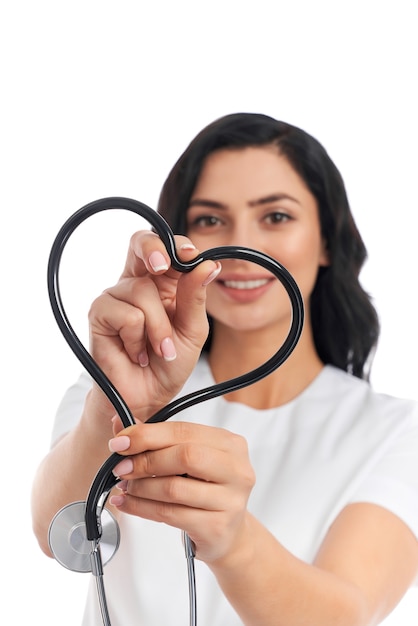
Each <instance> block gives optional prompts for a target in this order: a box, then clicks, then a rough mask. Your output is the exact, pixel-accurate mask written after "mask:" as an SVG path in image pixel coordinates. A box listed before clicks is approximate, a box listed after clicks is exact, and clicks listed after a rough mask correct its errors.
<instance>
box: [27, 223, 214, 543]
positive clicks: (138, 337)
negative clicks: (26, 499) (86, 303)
mask: <svg viewBox="0 0 418 626" xmlns="http://www.w3.org/2000/svg"><path fill="white" fill-rule="evenodd" d="M176 241H177V242H178V245H179V254H180V255H181V257H182V259H183V260H189V259H191V258H193V257H194V256H195V255H196V254H197V251H196V249H195V248H194V247H193V246H191V245H190V242H189V240H187V239H186V238H185V237H178V238H177V239H176ZM169 264H170V260H169V257H168V255H167V253H166V251H165V248H164V246H163V244H162V242H161V241H160V239H159V238H158V237H157V236H156V235H155V234H153V233H151V232H149V231H144V232H142V233H137V234H136V235H134V236H133V238H132V240H131V243H130V248H129V251H128V256H127V261H126V265H125V269H124V272H123V274H122V276H121V278H120V280H119V282H118V283H117V284H116V285H115V286H114V287H112V288H111V289H108V290H106V291H105V292H104V293H103V294H102V295H101V296H100V297H99V298H97V300H95V302H94V303H93V304H92V307H91V310H90V313H89V324H90V351H91V354H92V356H93V358H94V359H95V360H96V361H97V362H98V364H99V365H100V366H101V368H102V369H103V371H104V372H105V374H106V375H107V376H108V377H109V378H110V380H111V381H112V383H113V384H114V385H115V387H116V388H117V389H118V391H119V392H120V393H121V395H122V397H123V398H124V400H125V401H126V403H127V404H128V406H129V407H130V409H131V411H132V414H133V416H134V417H135V419H137V420H146V419H147V418H148V417H149V416H150V415H152V414H153V413H155V412H156V411H157V410H158V409H160V408H161V406H163V405H165V404H166V403H167V402H168V401H170V400H171V399H172V398H173V396H174V395H175V394H176V393H178V391H179V390H180V389H181V387H182V386H183V384H184V382H185V380H186V379H187V377H188V376H189V374H190V372H191V370H192V369H193V367H194V365H195V363H196V361H197V359H198V357H199V354H200V351H201V347H202V345H203V342H204V341H205V339H206V336H207V317H206V310H205V295H206V284H207V283H208V282H209V281H210V279H211V277H212V274H213V272H215V273H216V271H217V270H218V267H217V265H216V264H215V263H214V262H213V261H205V262H204V263H201V264H200V265H199V266H198V267H197V268H196V269H195V270H193V272H190V273H189V274H185V275H183V274H182V275H180V274H179V273H178V272H175V271H174V270H172V269H171V268H169ZM174 359H175V363H173V361H174ZM114 413H115V411H114V409H113V407H112V406H111V404H110V402H109V401H108V400H107V398H105V396H104V394H103V393H102V391H101V390H100V389H99V388H98V387H97V386H96V385H94V386H93V388H92V390H91V392H90V393H89V395H88V397H87V400H86V403H85V406H84V409H83V413H82V416H81V419H80V421H79V423H78V425H77V426H76V427H75V428H74V430H72V431H71V432H70V433H68V434H67V435H66V436H64V437H63V438H62V439H61V440H60V441H59V442H58V443H57V444H56V445H55V447H54V448H53V449H52V450H51V451H50V453H49V454H48V455H47V456H46V458H45V459H44V460H43V461H42V463H41V465H40V467H39V470H38V472H37V474H36V477H35V480H34V484H33V491H32V517H33V528H34V532H35V534H36V536H37V538H38V541H39V544H40V546H41V548H42V550H43V551H44V552H45V553H46V554H48V555H50V552H49V547H48V540H47V534H48V528H49V525H50V522H51V520H52V518H53V516H54V515H55V513H56V512H57V511H58V510H59V509H60V508H62V507H63V506H64V505H66V504H69V503H71V502H74V501H76V500H85V499H86V495H87V493H88V489H89V487H90V484H91V481H92V479H93V478H94V476H95V474H96V472H97V470H98V469H99V467H100V466H101V464H102V463H103V461H104V460H105V459H106V458H107V457H108V456H109V454H110V452H109V448H108V440H109V438H110V437H111V436H112V428H113V424H112V418H113V417H114Z"/></svg>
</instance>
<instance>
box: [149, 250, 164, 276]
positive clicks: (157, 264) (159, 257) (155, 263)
mask: <svg viewBox="0 0 418 626" xmlns="http://www.w3.org/2000/svg"><path fill="white" fill-rule="evenodd" d="M148 260H149V264H150V265H151V267H152V269H153V270H154V272H160V271H161V270H168V265H167V261H166V260H165V257H164V255H163V254H161V252H159V251H158V250H155V251H154V252H152V253H151V254H150V256H149V259H148Z"/></svg>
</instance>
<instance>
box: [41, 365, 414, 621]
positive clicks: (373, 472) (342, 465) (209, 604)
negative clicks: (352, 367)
mask: <svg viewBox="0 0 418 626" xmlns="http://www.w3.org/2000/svg"><path fill="white" fill-rule="evenodd" d="M213 383H214V381H213V379H212V376H211V372H210V369H209V367H208V364H207V362H206V360H205V359H204V358H202V359H201V360H200V362H199V363H198V366H197V367H196V369H195V371H194V373H193V374H192V376H191V378H190V380H189V381H188V382H187V384H186V385H185V388H184V389H183V392H182V393H189V392H191V391H193V390H195V389H200V388H203V387H207V386H209V385H212V384H213ZM89 387H90V381H89V378H88V377H87V376H86V375H82V377H81V378H80V380H79V381H78V383H77V384H76V385H75V386H73V387H72V388H71V389H69V391H68V392H67V394H66V396H65V398H64V399H63V402H62V404H61V406H60V408H59V410H58V414H57V418H56V422H55V427H54V432H53V439H54V440H56V439H57V438H58V437H59V436H61V435H62V434H64V433H65V432H67V431H68V430H70V429H71V428H72V427H73V426H74V424H75V423H76V422H77V420H78V417H79V415H80V413H81V409H82V405H83V401H84V397H85V394H86V393H87V390H88V388H89ZM172 419H176V420H182V421H195V422H199V423H201V424H207V425H212V426H217V427H221V428H227V429H229V430H231V431H234V432H236V433H238V434H240V435H242V436H244V437H245V438H246V440H247V441H248V446H249V451H250V458H251V462H252V465H253V468H254V470H255V473H256V477H257V480H256V484H255V487H254V489H253V492H252V494H251V497H250V500H249V509H250V511H251V512H252V513H253V514H254V515H255V517H257V518H258V519H259V520H261V522H262V523H263V524H264V525H265V526H266V527H267V528H268V529H269V530H270V531H271V532H272V533H273V534H274V535H275V536H276V537H277V539H278V540H279V541H280V542H281V543H282V544H283V545H284V546H285V547H286V548H287V549H288V550H290V552H292V553H293V554H294V555H295V556H297V557H299V558H300V559H303V560H304V561H306V562H308V563H309V562H312V560H313V559H314V557H315V554H316V552H317V550H318V548H319V546H320V544H321V542H322V541H323V539H324V536H325V534H326V532H327V530H328V528H329V526H330V524H331V523H332V522H333V520H334V519H335V518H336V516H337V515H338V514H339V512H340V511H341V510H342V509H343V508H344V506H346V505H347V504H348V503H351V502H370V503H374V504H377V505H380V506H382V507H385V508H387V509H389V510H390V511H392V512H393V513H395V514H396V515H398V516H399V517H400V518H401V519H402V520H403V521H404V522H405V523H406V524H407V525H408V526H409V527H410V528H411V530H412V531H413V532H414V533H415V535H416V536H417V537H418V405H417V403H415V402H413V401H410V400H401V399H397V398H392V397H390V396H387V395H383V394H377V393H376V392H374V391H373V390H372V389H371V387H370V385H369V384H368V383H366V382H364V381H361V380H359V379H358V378H355V377H352V376H350V375H349V374H346V373H345V372H343V371H341V370H339V369H337V368H334V367H332V366H326V367H325V368H324V369H323V370H322V371H321V373H320V374H319V376H318V377H317V378H316V379H315V380H314V381H313V383H312V384H311V385H310V386H309V387H308V388H307V389H305V390H304V391H303V392H302V393H301V394H300V395H299V396H298V397H297V398H296V399H294V400H292V401H291V402H289V403H288V404H286V405H284V406H281V407H278V408H273V409H267V410H263V411H260V410H256V409H253V408H250V407H248V406H245V405H242V404H237V403H233V402H227V401H226V400H224V398H222V397H221V398H216V399H214V400H209V401H207V402H205V403H203V404H201V405H198V406H195V407H192V408H190V409H187V410H186V411H184V412H182V413H180V414H178V415H177V416H175V417H174V418H172ZM120 527H121V546H120V548H119V551H118V552H117V554H116V555H115V557H114V558H113V559H112V561H110V563H108V565H107V566H106V568H105V575H104V581H105V586H106V594H107V599H108V604H109V610H110V615H111V620H112V626H128V625H129V626H130V625H133V626H134V625H135V626H136V625H143V626H153V625H155V626H162V625H163V624H164V625H167V626H187V625H188V623H189V622H188V618H189V616H188V610H189V609H188V583H187V569H186V561H185V557H184V551H183V547H182V545H181V534H180V531H178V530H176V529H173V528H170V527H166V526H165V525H163V524H156V523H154V522H149V521H146V520H141V519H139V518H136V517H132V516H127V515H125V516H122V519H121V523H120ZM196 577H197V605H198V608H197V610H198V624H199V626H239V625H241V621H240V620H239V618H238V617H237V616H236V614H235V612H234V611H233V610H232V608H231V607H230V606H229V604H228V602H227V601H226V600H225V599H224V597H223V595H222V593H221V592H220V590H219V588H218V586H217V584H216V580H215V579H214V577H213V575H212V574H211V572H210V570H209V569H208V568H207V567H206V566H205V565H204V564H203V563H199V562H196ZM97 607H98V604H97V599H96V589H95V583H94V582H93V584H92V585H91V588H90V592H89V597H88V600H87V608H86V615H85V620H84V622H83V624H84V626H102V622H101V617H100V612H99V610H98V608H97Z"/></svg>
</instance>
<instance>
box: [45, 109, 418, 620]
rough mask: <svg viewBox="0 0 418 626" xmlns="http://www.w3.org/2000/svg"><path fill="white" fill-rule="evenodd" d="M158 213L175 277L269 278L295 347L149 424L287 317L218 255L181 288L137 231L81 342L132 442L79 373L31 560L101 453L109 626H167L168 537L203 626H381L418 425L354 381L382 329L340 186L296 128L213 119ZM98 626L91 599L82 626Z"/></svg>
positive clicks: (57, 437)
mask: <svg viewBox="0 0 418 626" xmlns="http://www.w3.org/2000/svg"><path fill="white" fill-rule="evenodd" d="M158 210H159V212H160V213H161V214H162V215H163V216H164V217H165V218H166V220H167V221H168V223H169V225H170V226H171V228H172V229H173V231H174V232H175V233H177V235H176V247H177V251H178V254H179V256H180V258H181V260H184V261H189V260H191V259H193V258H195V257H196V255H197V254H198V253H199V250H206V249H208V248H212V247H214V246H219V245H221V246H223V245H237V246H245V247H251V248H258V249H259V250H260V251H262V252H263V253H266V254H268V255H270V256H272V257H274V258H275V259H277V260H278V261H279V262H280V263H282V264H283V265H285V267H286V268H287V269H288V270H289V271H290V272H291V273H292V274H293V276H294V278H295V280H296V281H297V283H298V285H299V287H300V290H301V292H302V294H303V298H304V303H305V309H306V321H305V326H304V328H303V331H302V335H301V338H300V341H299V343H298V345H297V346H296V348H295V350H294V351H293V353H292V354H291V356H290V357H289V359H288V360H287V361H286V362H285V363H284V364H283V366H282V367H280V368H279V369H278V370H276V371H275V372H273V373H272V374H271V375H270V376H268V377H267V378H265V379H263V380H262V381H259V382H258V383H256V384H255V385H253V386H252V387H251V388H247V389H241V390H238V391H236V392H234V393H233V394H230V395H229V396H227V397H225V398H217V399H213V400H210V401H209V402H207V403H206V404H205V405H204V408H203V409H201V410H199V411H196V409H194V408H193V407H191V408H189V409H187V410H186V411H184V412H183V413H182V414H180V415H176V416H175V417H174V418H173V419H172V420H170V421H168V422H165V423H158V424H147V423H146V421H147V420H148V419H149V418H150V417H151V416H152V415H153V414H154V413H155V412H156V411H157V410H158V409H159V408H160V407H161V405H162V404H165V403H166V402H169V401H170V400H171V399H172V398H173V397H175V396H177V395H178V394H180V393H181V394H182V395H183V394H187V393H189V392H193V391H195V390H196V389H201V388H206V387H208V386H210V385H211V384H213V383H214V382H215V381H216V382H218V381H220V380H224V379H229V378H231V377H234V376H238V375H240V374H241V373H242V372H243V370H249V369H251V368H253V367H255V366H257V365H259V363H260V361H263V360H265V359H266V358H268V357H269V356H270V355H271V353H272V351H273V350H274V349H275V348H276V347H277V346H278V345H279V344H280V341H281V340H282V339H283V337H284V336H285V334H286V333H287V331H288V328H289V315H290V313H289V304H288V301H287V298H286V297H285V295H284V294H283V291H282V290H281V288H280V286H279V285H278V284H277V281H275V280H273V279H272V278H271V276H270V275H268V274H267V273H266V272H265V271H264V269H260V268H259V267H258V266H257V267H256V266H255V265H252V264H251V263H248V262H247V261H246V260H243V259H229V258H228V259H224V260H223V261H222V265H223V267H222V271H220V270H221V268H220V267H219V265H218V264H216V263H215V262H213V261H210V260H207V261H205V262H204V263H202V264H200V265H198V266H197V267H196V268H195V269H194V270H193V271H192V272H190V273H188V274H179V272H177V271H175V270H174V269H173V267H171V266H170V258H169V256H168V254H167V251H166V249H165V247H164V245H163V243H162V241H161V240H160V238H159V237H158V236H157V234H156V233H153V232H150V231H142V232H139V233H135V234H134V235H133V236H132V239H131V242H130V247H129V250H128V256H127V261H126V265H125V268H124V270H123V272H122V275H121V278H120V280H119V281H118V282H117V284H116V285H114V286H113V287H110V288H108V289H107V290H105V292H104V293H102V294H101V295H100V296H99V297H98V298H97V299H96V300H95V301H94V302H93V304H92V306H91V309H90V315H89V323H90V337H91V346H90V350H91V353H92V355H93V357H94V358H95V359H96V360H97V362H98V363H99V365H100V366H101V367H102V369H103V370H104V371H105V373H106V374H107V375H108V376H109V378H110V379H111V380H112V382H113V384H114V385H115V387H116V388H117V389H118V390H119V391H120V392H121V395H122V396H123V397H124V399H125V401H126V402H127V404H128V406H129V407H130V408H131V410H132V413H133V415H134V417H135V418H136V424H134V425H132V426H130V427H129V428H126V429H123V428H122V426H121V424H120V423H119V421H118V420H117V419H115V418H114V410H113V407H112V406H110V405H109V403H108V402H107V400H106V398H105V397H104V396H103V394H102V393H101V391H100V390H99V389H98V388H97V387H96V386H95V385H92V382H91V380H90V379H89V378H88V377H87V376H85V375H84V376H81V378H80V380H79V381H78V383H77V384H76V385H75V386H73V387H72V388H71V389H70V390H69V392H68V393H67V395H66V397H65V398H64V400H63V403H62V405H61V407H60V409H59V411H58V415H57V419H56V423H55V428H54V441H55V444H54V446H53V447H52V449H51V451H50V452H49V454H48V455H47V456H46V458H45V459H44V461H43V462H42V464H41V467H40V469H39V471H38V474H37V477H36V480H35V484H34V489H33V519H34V527H35V531H36V534H37V536H38V539H39V542H40V545H41V546H42V548H43V549H44V551H45V552H46V553H47V554H50V553H49V546H48V541H47V536H48V527H49V524H50V521H51V519H52V518H53V517H54V515H55V514H56V512H57V510H59V509H60V508H61V507H63V506H65V505H66V504H68V503H70V502H73V501H76V500H83V499H84V498H85V494H86V492H87V491H88V489H89V486H90V483H91V480H92V478H93V477H94V476H95V474H96V472H97V469H98V468H99V467H100V466H101V464H102V463H103V461H104V460H105V459H106V458H107V457H108V455H109V449H110V451H112V452H118V453H119V454H120V455H121V456H123V457H124V458H123V460H121V462H120V463H119V464H118V465H117V466H116V467H115V468H114V472H115V474H116V475H117V476H119V477H120V478H122V479H123V480H122V482H121V483H120V484H119V493H117V494H113V495H112V496H111V497H110V499H109V506H110V507H111V508H112V509H113V511H114V512H115V514H116V515H117V517H118V519H119V522H120V527H121V536H122V541H121V548H120V550H119V552H118V553H117V554H116V556H115V557H114V558H113V560H112V561H111V562H110V563H109V564H108V566H107V568H106V572H105V578H106V589H107V595H108V602H109V611H110V616H111V621H112V624H113V626H125V625H126V624H130V623H132V622H134V621H139V622H141V623H142V622H143V623H147V624H150V623H155V624H163V623H170V624H173V625H175V626H183V625H184V624H185V623H186V620H187V602H186V603H185V602H184V593H183V586H185V587H187V581H186V580H185V576H183V574H182V572H184V569H185V568H184V563H183V559H184V557H183V552H182V550H181V546H178V544H177V542H176V539H177V538H178V534H177V533H178V531H179V530H182V531H184V532H186V533H187V535H188V536H189V537H190V538H191V540H192V542H193V546H194V549H195V552H196V558H197V560H198V562H197V570H198V571H197V574H198V581H199V592H198V598H199V606H198V613H199V624H201V625H202V626H215V625H216V626H217V625H219V626H239V625H242V624H245V625H246V626H300V625H301V624H306V623H309V624H310V625H311V626H327V625H329V626H335V624H339V626H369V625H370V626H371V625H372V624H373V625H374V624H377V623H380V622H381V621H382V620H383V619H384V618H385V616H386V615H387V614H388V613H390V611H391V610H392V609H393V608H394V607H395V606H396V604H397V603H398V602H399V600H400V599H401V598H402V597H403V596H404V594H405V593H406V591H407V590H408V588H409V587H410V586H411V585H412V584H413V582H414V580H415V579H416V577H417V575H418V541H417V537H418V513H417V507H416V503H417V501H418V457H417V454H416V450H417V448H418V406H417V404H416V403H414V402H411V401H406V400H402V399H398V398H393V397H389V396H384V395H381V394H378V393H376V392H375V391H374V390H373V389H372V388H371V386H370V384H369V382H368V377H369V371H370V365H371V356H372V355H373V351H374V348H375V346H376V343H377V339H378V334H379V323H378V319H377V315H376V311H375V309H374V307H373V305H372V303H371V301H370V298H369V296H368V295H367V293H366V292H365V291H364V289H363V288H362V285H361V284H360V281H359V273H360V270H361V267H362V265H363V263H364V261H365V259H366V248H365V246H364V244H363V241H362V238H361V236H360V234H359V232H358V229H357V227H356V225H355V223H354V220H353V217H352V214H351V211H350V207H349V204H348V200H347V195H346V191H345V187H344V183H343V180H342V178H341V176H340V174H339V172H338V170H337V169H336V167H335V165H334V164H333V162H332V161H331V159H330V158H329V156H328V154H327V152H326V151H325V149H324V148H323V147H322V146H321V144H319V142H318V141H317V140H316V139H314V138H313V137H311V136H310V135H309V134H308V133H306V132H304V131H302V130H301V129H299V128H296V127H295V126H291V125H289V124H286V123H284V122H279V121H277V120H275V119H273V118H271V117H268V116H265V115H260V114H247V113H240V114H233V115H228V116H226V117H223V118H220V119H219V120H216V121H215V122H214V123H213V124H211V125H209V126H208V127H206V128H205V129H204V130H203V131H202V132H201V133H199V135H198V136H197V137H196V138H195V139H194V140H193V141H192V142H191V144H190V145H189V147H188V148H187V149H186V151H185V152H184V154H183V155H182V156H181V157H180V159H179V160H178V162H177V163H176V164H175V165H174V167H173V169H172V171H171V173H170V174H169V176H168V178H167V181H166V183H165V185H164V187H163V190H162V193H161V197H160V202H159V209H158ZM285 298H286V300H285ZM208 319H209V325H208ZM208 330H209V336H208ZM58 470H59V471H58ZM51 473H52V474H53V475H55V476H57V479H56V480H55V481H53V483H52V484H51V481H48V477H49V476H50V475H51ZM60 477H61V480H60ZM69 477H70V478H69ZM46 482H48V489H45V484H46ZM154 522H159V524H154ZM161 588H163V589H164V594H165V595H164V602H161V598H160V589H161ZM301 597H303V602H301V601H300V598H301ZM185 605H186V606H185ZM100 622H101V618H100V613H99V610H98V604H97V599H96V597H95V589H94V588H93V587H92V588H91V591H90V593H89V596H88V600H87V605H86V612H85V618H84V625H85V626H98V625H99V624H100Z"/></svg>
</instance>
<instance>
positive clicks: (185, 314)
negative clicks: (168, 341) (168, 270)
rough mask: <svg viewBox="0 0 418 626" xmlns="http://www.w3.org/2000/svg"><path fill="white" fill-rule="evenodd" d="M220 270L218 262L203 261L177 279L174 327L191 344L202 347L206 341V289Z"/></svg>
mask: <svg viewBox="0 0 418 626" xmlns="http://www.w3.org/2000/svg"><path fill="white" fill-rule="evenodd" d="M221 269H222V266H221V264H220V263H219V261H218V262H215V261H204V262H203V263H201V264H200V265H198V266H197V267H196V268H195V269H194V270H193V271H192V272H190V273H188V274H184V275H183V276H181V278H180V279H179V282H178V287H177V297H176V314H175V327H176V330H177V332H179V333H181V334H183V335H184V336H186V337H187V338H188V339H189V340H191V341H193V343H199V344H202V345H203V343H204V341H205V340H206V337H207V332H208V321H207V315H206V288H207V286H208V285H209V284H210V283H211V282H212V281H214V280H215V279H216V278H217V276H218V275H219V273H220V271H221Z"/></svg>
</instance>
